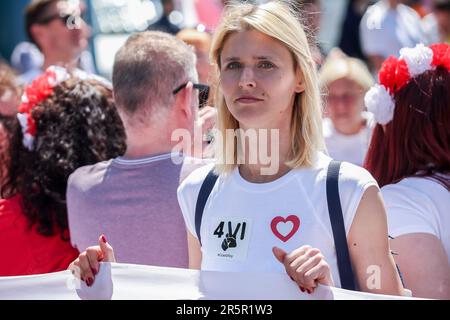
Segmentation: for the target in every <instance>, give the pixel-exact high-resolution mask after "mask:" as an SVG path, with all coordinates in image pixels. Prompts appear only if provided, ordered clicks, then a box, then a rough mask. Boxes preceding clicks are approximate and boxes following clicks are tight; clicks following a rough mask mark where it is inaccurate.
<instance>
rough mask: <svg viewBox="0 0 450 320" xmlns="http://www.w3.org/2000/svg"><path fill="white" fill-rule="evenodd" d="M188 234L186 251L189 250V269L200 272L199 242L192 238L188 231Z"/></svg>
mask: <svg viewBox="0 0 450 320" xmlns="http://www.w3.org/2000/svg"><path fill="white" fill-rule="evenodd" d="M187 234H188V250H189V269H197V270H200V267H201V265H202V251H201V246H200V241H198V239H197V238H196V237H194V236H193V235H192V234H191V233H190V232H189V231H188V232H187Z"/></svg>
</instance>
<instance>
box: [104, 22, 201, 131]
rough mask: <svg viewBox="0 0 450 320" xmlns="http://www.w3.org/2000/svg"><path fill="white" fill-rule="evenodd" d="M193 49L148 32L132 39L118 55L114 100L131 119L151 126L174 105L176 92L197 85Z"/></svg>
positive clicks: (159, 33)
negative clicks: (192, 83)
mask: <svg viewBox="0 0 450 320" xmlns="http://www.w3.org/2000/svg"><path fill="white" fill-rule="evenodd" d="M195 65H196V57H195V53H194V51H193V49H192V48H191V47H190V46H188V45H186V44H185V43H184V42H183V41H181V40H178V39H177V38H175V37H174V36H172V35H170V34H167V33H163V32H158V31H145V32H140V33H135V34H133V35H132V36H130V37H129V38H128V40H127V42H126V43H125V45H124V46H123V47H122V48H120V50H119V51H118V52H117V54H116V57H115V62H114V68H113V77H112V81H113V87H114V98H115V101H116V104H117V107H118V109H119V111H120V112H121V113H122V114H123V113H125V114H126V115H127V117H129V118H132V119H134V120H138V121H139V122H141V123H142V124H146V123H148V121H149V119H150V118H152V116H153V114H155V113H156V111H159V110H166V109H168V107H170V106H171V105H172V104H173V102H174V97H173V94H172V91H173V90H174V89H175V88H176V87H177V86H179V85H181V84H183V82H186V81H197V78H198V76H197V72H196V69H195Z"/></svg>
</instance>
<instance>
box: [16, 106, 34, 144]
mask: <svg viewBox="0 0 450 320" xmlns="http://www.w3.org/2000/svg"><path fill="white" fill-rule="evenodd" d="M17 119H18V120H19V123H20V127H21V128H22V134H23V139H22V143H23V145H24V146H25V148H27V149H28V150H30V151H31V150H33V142H34V137H33V136H32V135H31V134H29V133H28V132H27V131H28V118H27V115H26V114H25V113H18V114H17Z"/></svg>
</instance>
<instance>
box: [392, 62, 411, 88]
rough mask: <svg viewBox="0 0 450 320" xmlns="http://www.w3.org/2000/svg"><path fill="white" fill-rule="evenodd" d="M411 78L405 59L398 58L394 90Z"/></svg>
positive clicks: (401, 86)
mask: <svg viewBox="0 0 450 320" xmlns="http://www.w3.org/2000/svg"><path fill="white" fill-rule="evenodd" d="M409 79H411V75H410V74H409V71H408V65H407V64H406V61H405V60H399V61H398V64H397V70H396V72H395V92H397V91H398V90H400V89H401V88H403V86H404V85H406V84H407V83H408V81H409Z"/></svg>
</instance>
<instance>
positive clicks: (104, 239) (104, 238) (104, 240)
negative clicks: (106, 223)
mask: <svg viewBox="0 0 450 320" xmlns="http://www.w3.org/2000/svg"><path fill="white" fill-rule="evenodd" d="M102 241H103V243H106V237H105V236H104V235H102Z"/></svg>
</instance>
